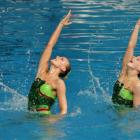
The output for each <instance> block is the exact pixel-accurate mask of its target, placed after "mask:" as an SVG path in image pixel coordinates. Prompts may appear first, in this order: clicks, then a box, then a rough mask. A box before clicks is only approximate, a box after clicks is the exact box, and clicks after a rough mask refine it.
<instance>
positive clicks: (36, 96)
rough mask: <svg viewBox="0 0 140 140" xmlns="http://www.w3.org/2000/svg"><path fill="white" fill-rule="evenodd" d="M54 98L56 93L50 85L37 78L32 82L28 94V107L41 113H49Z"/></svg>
mask: <svg viewBox="0 0 140 140" xmlns="http://www.w3.org/2000/svg"><path fill="white" fill-rule="evenodd" d="M55 99H56V93H55V90H54V89H53V88H52V86H50V85H49V84H47V83H45V81H44V80H41V79H40V78H37V79H36V80H35V81H34V82H33V84H32V86H31V89H30V92H29V95H28V109H29V110H31V111H38V112H40V113H43V114H50V113H51V112H50V109H51V106H52V105H53V104H54V102H55Z"/></svg>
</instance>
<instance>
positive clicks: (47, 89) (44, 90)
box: [40, 83, 56, 100]
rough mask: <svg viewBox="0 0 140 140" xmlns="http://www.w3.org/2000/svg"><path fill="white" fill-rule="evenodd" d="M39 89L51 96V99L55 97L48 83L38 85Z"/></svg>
mask: <svg viewBox="0 0 140 140" xmlns="http://www.w3.org/2000/svg"><path fill="white" fill-rule="evenodd" d="M40 91H41V93H42V94H44V95H46V96H48V97H50V98H52V99H54V100H55V99H56V96H55V95H54V94H53V90H52V87H51V86H50V85H48V84H46V83H45V84H43V85H41V86H40Z"/></svg>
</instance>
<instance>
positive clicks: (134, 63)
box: [127, 56, 140, 71]
mask: <svg viewBox="0 0 140 140" xmlns="http://www.w3.org/2000/svg"><path fill="white" fill-rule="evenodd" d="M127 65H128V67H130V68H133V69H135V70H137V71H140V56H137V57H136V56H133V57H132V59H131V60H130V61H129V62H128V64H127Z"/></svg>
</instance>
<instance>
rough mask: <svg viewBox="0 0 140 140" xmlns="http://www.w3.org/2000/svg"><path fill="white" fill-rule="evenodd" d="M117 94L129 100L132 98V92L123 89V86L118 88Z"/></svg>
mask: <svg viewBox="0 0 140 140" xmlns="http://www.w3.org/2000/svg"><path fill="white" fill-rule="evenodd" d="M119 95H120V96H121V97H122V98H123V99H126V100H130V101H132V100H133V95H132V92H131V91H129V90H128V89H125V88H124V87H123V88H122V89H121V90H120V93H119Z"/></svg>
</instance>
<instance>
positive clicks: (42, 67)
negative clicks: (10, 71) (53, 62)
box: [36, 10, 71, 77]
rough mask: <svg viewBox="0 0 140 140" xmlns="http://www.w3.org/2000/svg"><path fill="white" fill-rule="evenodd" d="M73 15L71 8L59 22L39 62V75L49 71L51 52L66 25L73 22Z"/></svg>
mask: <svg viewBox="0 0 140 140" xmlns="http://www.w3.org/2000/svg"><path fill="white" fill-rule="evenodd" d="M70 17H71V10H70V11H69V12H68V14H67V15H66V16H65V17H64V18H63V19H62V20H61V21H60V23H59V24H58V26H57V28H56V30H55V31H54V33H53V34H52V36H51V38H50V40H49V42H48V44H47V46H46V48H45V50H44V52H43V54H42V56H41V59H40V62H39V67H38V72H37V76H36V77H38V75H42V74H44V73H46V72H47V70H48V61H49V60H50V57H51V54H52V50H53V47H54V46H55V44H56V42H57V40H58V38H59V36H60V33H61V31H62V29H63V27H64V26H66V25H69V24H71V22H70V21H69V20H70Z"/></svg>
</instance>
